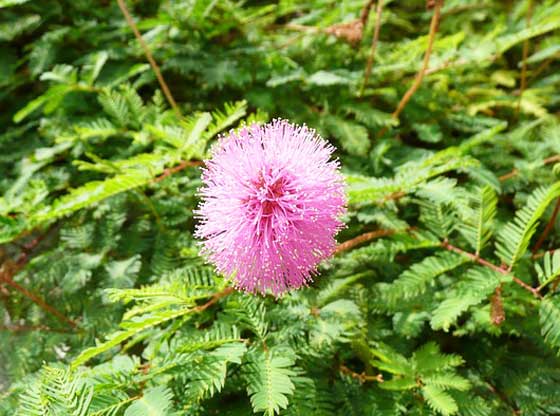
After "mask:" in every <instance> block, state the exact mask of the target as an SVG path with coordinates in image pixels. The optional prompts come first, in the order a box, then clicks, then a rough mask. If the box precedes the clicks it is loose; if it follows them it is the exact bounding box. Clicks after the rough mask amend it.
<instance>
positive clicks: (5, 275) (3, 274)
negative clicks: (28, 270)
mask: <svg viewBox="0 0 560 416" xmlns="http://www.w3.org/2000/svg"><path fill="white" fill-rule="evenodd" d="M6 264H7V262H4V265H3V266H2V269H0V282H3V283H5V284H6V285H8V286H10V287H11V288H12V289H15V290H17V291H18V292H19V293H21V294H22V295H23V296H25V297H26V298H27V299H29V300H31V301H32V302H33V303H35V304H36V305H37V306H39V307H40V308H41V309H43V310H44V311H45V312H47V313H50V314H51V315H53V316H55V317H56V318H57V319H58V320H59V321H61V322H64V323H66V324H68V325H70V326H71V327H72V328H75V327H76V323H75V322H74V321H72V320H71V319H69V318H67V317H66V315H64V314H63V313H62V312H60V311H59V310H57V309H56V308H55V307H53V306H51V305H49V304H48V303H47V302H45V301H44V300H43V298H41V297H40V296H39V295H37V294H35V293H33V292H31V291H30V290H28V289H26V288H25V287H23V286H22V285H20V284H19V283H17V282H15V281H14V280H13V279H12V276H13V275H14V274H15V272H16V271H17V270H19V269H20V268H21V266H19V265H14V266H12V267H6Z"/></svg>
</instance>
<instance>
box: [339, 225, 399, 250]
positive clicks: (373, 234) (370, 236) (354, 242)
mask: <svg viewBox="0 0 560 416" xmlns="http://www.w3.org/2000/svg"><path fill="white" fill-rule="evenodd" d="M392 234H395V231H394V230H375V231H370V232H367V233H364V234H360V235H359V236H357V237H354V238H352V239H350V240H348V241H345V242H344V243H341V244H339V245H338V247H337V248H336V250H335V251H334V254H339V253H342V252H343V251H348V250H350V249H352V248H354V247H356V246H359V245H360V244H363V243H366V242H368V241H371V240H375V239H376V238H379V237H385V236H388V235H392Z"/></svg>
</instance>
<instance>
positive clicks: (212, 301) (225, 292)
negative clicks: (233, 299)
mask: <svg viewBox="0 0 560 416" xmlns="http://www.w3.org/2000/svg"><path fill="white" fill-rule="evenodd" d="M231 293H233V287H231V286H228V287H226V288H225V289H224V290H222V291H221V292H218V293H215V294H214V295H213V296H212V298H210V300H209V301H208V302H206V303H205V304H203V305H200V306H197V307H195V308H194V311H195V312H202V311H204V310H206V309H208V308H209V307H210V306H212V305H213V304H215V303H216V302H218V301H219V300H220V299H222V298H225V297H226V296H228V295H230V294H231Z"/></svg>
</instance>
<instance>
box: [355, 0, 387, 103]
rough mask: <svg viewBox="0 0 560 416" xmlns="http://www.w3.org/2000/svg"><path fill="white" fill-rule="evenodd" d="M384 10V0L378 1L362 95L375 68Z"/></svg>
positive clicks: (361, 90)
mask: <svg viewBox="0 0 560 416" xmlns="http://www.w3.org/2000/svg"><path fill="white" fill-rule="evenodd" d="M382 10H383V0H378V1H377V7H376V9H375V23H374V24H375V26H374V30H373V38H372V41H371V49H370V51H369V56H368V60H367V64H366V70H365V72H364V82H363V84H362V88H361V89H360V95H362V94H363V93H364V90H365V88H366V86H367V84H368V82H369V77H370V75H371V70H372V68H373V60H374V59H375V51H376V49H377V42H378V40H379V31H380V29H381V12H382Z"/></svg>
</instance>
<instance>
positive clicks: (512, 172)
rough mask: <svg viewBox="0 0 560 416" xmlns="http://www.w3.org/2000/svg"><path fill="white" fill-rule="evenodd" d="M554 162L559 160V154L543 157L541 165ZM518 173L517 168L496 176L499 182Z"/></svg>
mask: <svg viewBox="0 0 560 416" xmlns="http://www.w3.org/2000/svg"><path fill="white" fill-rule="evenodd" d="M554 162H560V155H554V156H550V157H547V158H546V159H543V161H542V163H543V165H549V164H551V163H554ZM518 174H519V170H518V169H512V170H511V172H508V173H506V174H504V175H502V176H500V177H498V179H499V180H500V182H504V181H507V180H508V179H511V178H513V177H515V176H517V175H518Z"/></svg>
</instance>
